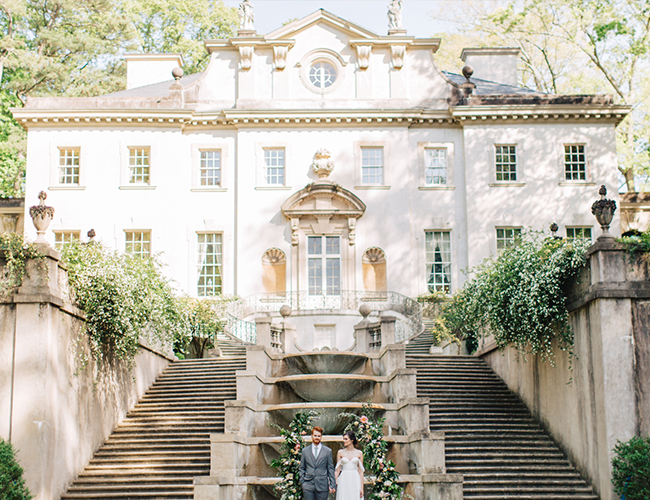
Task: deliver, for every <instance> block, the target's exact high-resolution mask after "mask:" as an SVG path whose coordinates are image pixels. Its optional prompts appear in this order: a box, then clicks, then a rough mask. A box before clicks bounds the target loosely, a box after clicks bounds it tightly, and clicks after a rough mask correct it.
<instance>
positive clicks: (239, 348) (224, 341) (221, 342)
mask: <svg viewBox="0 0 650 500" xmlns="http://www.w3.org/2000/svg"><path fill="white" fill-rule="evenodd" d="M217 346H218V347H219V349H221V356H222V357H224V358H232V357H241V356H246V344H244V343H243V342H241V341H239V340H236V339H234V338H232V337H231V336H230V335H228V334H226V333H223V332H219V333H217Z"/></svg>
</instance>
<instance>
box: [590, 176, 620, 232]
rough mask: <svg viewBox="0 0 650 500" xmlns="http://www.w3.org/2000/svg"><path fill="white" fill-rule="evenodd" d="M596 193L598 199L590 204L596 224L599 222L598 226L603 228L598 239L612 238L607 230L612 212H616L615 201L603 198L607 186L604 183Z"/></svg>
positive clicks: (612, 215) (612, 216)
mask: <svg viewBox="0 0 650 500" xmlns="http://www.w3.org/2000/svg"><path fill="white" fill-rule="evenodd" d="M598 194H600V200H598V201H595V202H594V204H593V205H591V213H592V214H594V216H595V217H596V220H597V221H598V224H600V228H601V229H602V230H603V234H601V235H600V236H599V237H598V239H601V238H604V239H609V238H613V236H612V235H611V234H610V232H609V225H610V223H611V222H612V219H613V218H614V213H615V212H616V202H615V201H614V200H608V199H606V198H605V196H606V195H607V188H606V187H605V185H604V184H603V185H602V186H600V189H599V190H598Z"/></svg>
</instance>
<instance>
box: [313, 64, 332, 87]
mask: <svg viewBox="0 0 650 500" xmlns="http://www.w3.org/2000/svg"><path fill="white" fill-rule="evenodd" d="M335 81H336V68H335V67H334V66H332V65H331V64H330V63H328V62H325V61H316V62H315V63H314V64H312V66H311V68H309V83H311V84H312V85H313V86H314V87H316V88H317V89H326V88H329V87H331V86H332V85H333V84H334V82H335Z"/></svg>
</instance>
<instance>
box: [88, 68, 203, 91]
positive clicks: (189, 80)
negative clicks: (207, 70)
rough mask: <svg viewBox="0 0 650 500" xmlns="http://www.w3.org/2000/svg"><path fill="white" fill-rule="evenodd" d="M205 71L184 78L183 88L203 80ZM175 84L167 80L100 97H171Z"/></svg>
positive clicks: (182, 79) (181, 82) (181, 81)
mask: <svg viewBox="0 0 650 500" xmlns="http://www.w3.org/2000/svg"><path fill="white" fill-rule="evenodd" d="M203 74H204V71H202V72H200V73H193V74H191V75H187V76H184V77H182V78H181V79H180V80H179V82H180V84H181V85H182V86H183V87H187V86H189V85H191V84H193V83H194V82H195V81H197V80H198V79H199V78H201V77H202V76H203ZM173 84H174V80H167V81H165V82H160V83H152V84H151V85H145V86H144V87H136V88H133V89H129V90H120V91H118V92H113V93H111V94H104V95H103V96H100V97H169V87H171V86H172V85H173Z"/></svg>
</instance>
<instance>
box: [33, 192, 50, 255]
mask: <svg viewBox="0 0 650 500" xmlns="http://www.w3.org/2000/svg"><path fill="white" fill-rule="evenodd" d="M46 198H47V193H46V192H45V191H41V192H40V193H38V199H39V200H40V201H39V203H38V205H34V206H33V207H30V209H29V215H30V216H31V217H32V222H33V223H34V227H35V228H36V235H37V236H36V243H42V244H44V245H47V244H48V243H47V241H46V240H45V231H47V228H48V227H49V226H50V222H52V217H54V207H48V206H46V205H45V199H46Z"/></svg>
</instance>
